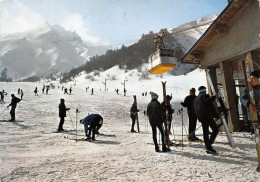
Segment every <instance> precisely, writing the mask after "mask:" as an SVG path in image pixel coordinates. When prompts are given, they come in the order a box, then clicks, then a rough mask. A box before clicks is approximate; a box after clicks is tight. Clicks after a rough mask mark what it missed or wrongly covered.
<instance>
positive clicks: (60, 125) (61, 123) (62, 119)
mask: <svg viewBox="0 0 260 182" xmlns="http://www.w3.org/2000/svg"><path fill="white" fill-rule="evenodd" d="M63 124H64V117H61V118H60V124H59V128H58V130H59V131H60V130H63Z"/></svg>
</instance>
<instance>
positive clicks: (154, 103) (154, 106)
mask: <svg viewBox="0 0 260 182" xmlns="http://www.w3.org/2000/svg"><path fill="white" fill-rule="evenodd" d="M150 94H151V97H152V100H151V102H150V103H149V104H148V106H147V115H148V118H149V122H150V125H151V127H152V132H153V142H154V145H155V151H156V152H159V151H160V150H159V146H158V143H157V136H156V134H157V133H156V127H157V128H158V129H159V131H160V133H161V136H162V151H163V152H167V151H169V149H168V148H167V147H166V140H165V132H164V128H163V121H164V119H163V108H162V106H161V104H160V102H159V101H158V100H157V99H158V95H157V94H156V93H153V92H150Z"/></svg>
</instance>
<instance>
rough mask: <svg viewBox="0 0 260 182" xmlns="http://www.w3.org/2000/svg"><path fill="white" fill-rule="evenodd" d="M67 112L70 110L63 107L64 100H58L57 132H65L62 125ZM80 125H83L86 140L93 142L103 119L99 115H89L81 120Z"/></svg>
mask: <svg viewBox="0 0 260 182" xmlns="http://www.w3.org/2000/svg"><path fill="white" fill-rule="evenodd" d="M69 110H70V108H67V107H66V106H65V100H64V99H60V104H59V117H60V122H59V127H58V131H59V132H62V131H65V130H64V129H63V124H64V122H65V117H66V116H67V114H66V112H67V111H69ZM76 112H77V113H78V112H79V111H78V110H76ZM80 123H82V124H84V129H85V134H86V137H87V138H86V140H90V139H91V140H95V135H96V134H99V132H98V130H99V129H100V128H101V126H102V124H103V117H102V116H101V115H99V114H89V115H88V116H86V117H85V118H83V119H81V120H80ZM91 134H92V137H91Z"/></svg>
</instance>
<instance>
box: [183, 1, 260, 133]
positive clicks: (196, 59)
mask: <svg viewBox="0 0 260 182" xmlns="http://www.w3.org/2000/svg"><path fill="white" fill-rule="evenodd" d="M246 58H247V59H249V60H250V66H251V70H256V69H260V67H259V65H260V0H233V1H229V4H228V5H227V7H226V8H225V9H224V10H223V12H222V13H221V14H220V15H219V16H218V17H217V19H216V20H215V21H214V22H213V23H212V24H211V26H210V27H209V28H208V29H207V30H206V32H205V33H204V34H203V35H202V36H201V38H200V39H199V40H198V41H197V42H196V43H195V44H194V46H193V47H192V48H191V49H190V50H189V51H188V52H187V54H186V55H185V56H184V57H183V59H182V63H190V64H199V65H200V68H201V69H209V70H210V71H211V78H212V80H213V83H214V86H215V88H217V90H218V91H219V92H220V93H221V94H222V95H223V97H224V100H225V103H226V105H227V107H228V108H229V109H230V112H229V118H228V119H229V123H231V124H232V125H229V126H230V129H231V131H232V130H233V131H243V130H247V127H249V125H250V121H248V120H247V116H246V115H247V112H246V111H245V108H243V107H242V106H241V104H240V101H239V96H240V93H241V92H242V90H243V88H244V87H245V76H244V71H243V67H242V61H244V60H245V59H246ZM231 126H232V127H231Z"/></svg>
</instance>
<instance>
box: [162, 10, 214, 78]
mask: <svg viewBox="0 0 260 182" xmlns="http://www.w3.org/2000/svg"><path fill="white" fill-rule="evenodd" d="M216 18H217V15H214V14H213V15H208V16H205V17H202V18H200V19H198V20H196V21H192V22H189V23H185V24H182V25H180V26H177V27H174V28H171V29H168V30H167V31H168V32H169V33H170V34H171V36H170V45H171V47H174V48H175V51H177V55H176V56H177V57H178V58H179V60H181V58H182V57H183V56H184V55H185V54H186V53H187V52H188V51H189V50H190V48H191V47H192V46H193V45H194V44H195V43H196V42H197V40H198V39H199V38H200V37H201V36H202V35H203V34H204V32H205V31H206V30H207V29H208V27H209V26H210V25H211V23H212V22H213V21H214V20H215V19H216ZM172 43H174V44H172ZM195 68H197V65H191V64H179V65H178V66H177V67H176V68H175V69H173V70H171V71H170V73H171V74H173V75H182V74H186V73H188V72H190V71H191V70H194V69H195Z"/></svg>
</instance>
